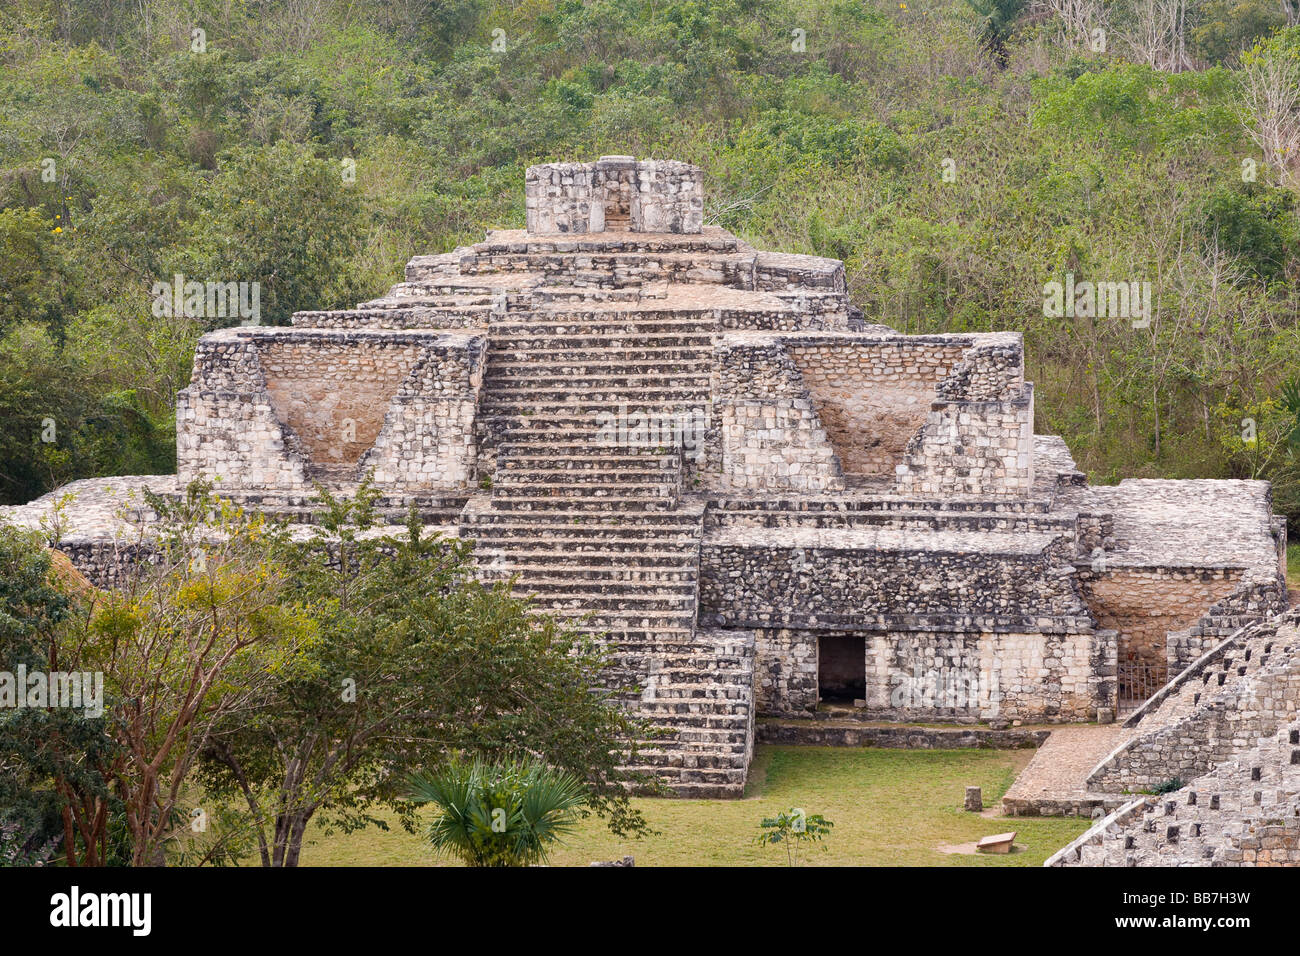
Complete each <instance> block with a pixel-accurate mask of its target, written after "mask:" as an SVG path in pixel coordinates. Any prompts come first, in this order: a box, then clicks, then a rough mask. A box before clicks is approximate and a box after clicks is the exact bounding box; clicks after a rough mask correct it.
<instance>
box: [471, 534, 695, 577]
mask: <svg viewBox="0 0 1300 956" xmlns="http://www.w3.org/2000/svg"><path fill="white" fill-rule="evenodd" d="M655 543H657V542H655ZM631 544H632V542H629V548H627V549H625V550H621V551H620V550H617V549H612V548H608V547H605V546H604V545H603V543H602V545H601V546H600V547H592V548H588V549H586V550H580V549H576V548H571V547H569V545H568V543H567V542H552V541H549V540H548V541H542V542H538V541H532V542H528V541H525V542H521V543H520V545H519V546H518V547H513V546H512V544H511V543H510V542H506V543H504V544H501V543H495V542H494V543H492V544H490V545H485V544H482V543H480V544H479V545H478V546H477V547H476V548H475V553H480V552H482V553H490V554H492V555H493V556H501V557H503V558H504V559H506V560H508V561H510V562H511V564H513V565H519V564H525V565H526V564H527V563H528V562H531V561H536V562H543V561H545V562H548V564H549V565H550V566H554V565H556V564H557V563H558V562H559V561H560V560H563V562H564V566H565V567H566V568H572V569H573V570H575V571H577V570H579V569H581V568H600V569H603V570H606V571H608V572H611V573H613V572H615V571H625V570H648V569H650V568H666V569H670V570H678V569H681V568H683V567H686V566H688V565H690V566H694V564H695V561H696V559H697V557H698V554H697V545H696V544H695V543H691V542H684V544H685V545H686V546H684V547H682V548H681V549H679V550H676V551H668V550H660V549H655V550H653V551H648V550H646V542H645V541H640V542H637V543H636V546H635V548H632V547H630V545H631ZM546 545H552V546H553V547H551V548H547V547H546ZM611 565H613V567H611Z"/></svg>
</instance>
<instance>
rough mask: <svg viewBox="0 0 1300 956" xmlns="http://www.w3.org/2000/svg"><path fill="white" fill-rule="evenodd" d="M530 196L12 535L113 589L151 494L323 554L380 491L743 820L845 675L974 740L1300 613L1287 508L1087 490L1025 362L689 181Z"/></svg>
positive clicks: (256, 358)
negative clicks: (547, 634) (762, 773)
mask: <svg viewBox="0 0 1300 956" xmlns="http://www.w3.org/2000/svg"><path fill="white" fill-rule="evenodd" d="M525 195H526V206H527V229H526V230H498V231H493V232H491V233H489V235H488V236H487V238H486V239H485V241H483V242H481V243H478V244H476V245H473V246H465V247H462V248H458V249H455V250H453V251H451V252H449V253H441V254H437V255H424V256H416V257H414V258H413V259H411V261H410V262H409V263H408V265H407V267H406V270H405V275H404V281H402V282H399V283H398V284H396V285H395V286H393V287H392V289H390V290H389V291H388V293H386V294H385V295H384V296H382V297H380V298H378V299H375V300H373V301H370V302H366V303H361V304H360V305H359V306H358V308H356V309H352V310H335V311H328V312H302V313H298V314H297V315H296V316H294V324H293V327H291V328H258V327H249V328H234V329H226V330H222V331H218V332H214V333H211V334H209V335H206V336H204V337H203V339H202V340H201V342H200V344H199V348H198V350H197V353H196V355H195V362H194V375H193V379H192V381H191V383H190V385H189V387H188V388H186V389H185V390H184V391H183V392H181V393H180V395H179V397H178V402H177V459H178V471H179V474H178V475H177V476H156V477H152V476H151V477H138V476H137V477H134V478H122V479H111V480H110V479H105V480H102V481H99V480H97V481H94V482H83V483H76V484H74V485H73V486H70V487H69V488H68V489H60V492H56V493H55V494H52V495H48V496H46V497H45V498H43V499H41V500H39V501H37V502H33V503H32V504H30V505H26V506H22V507H18V508H8V509H0V517H3V518H7V519H8V520H12V521H16V522H19V523H22V524H26V525H29V526H32V527H38V526H41V524H42V522H44V523H45V524H46V525H47V526H49V527H50V531H49V534H50V539H51V543H52V544H57V545H58V546H59V547H60V548H62V549H63V550H65V551H67V552H68V554H69V555H70V556H71V557H72V559H73V561H74V563H76V564H77V566H78V567H79V568H81V569H82V570H83V571H84V572H85V573H86V574H87V576H88V577H90V578H91V579H92V580H94V581H95V582H96V583H100V584H104V585H112V584H113V583H114V582H115V581H116V580H117V579H118V577H119V576H120V572H121V569H122V568H124V567H126V566H127V565H128V564H129V563H130V562H131V561H133V560H140V559H143V558H146V557H147V555H144V554H141V553H139V552H138V550H133V545H132V544H131V541H132V540H133V539H132V537H131V522H132V521H133V520H134V521H143V522H147V521H148V520H149V515H148V514H147V513H146V509H142V508H141V507H140V502H139V501H135V502H127V503H126V507H125V509H123V510H122V513H120V514H119V513H118V512H119V506H120V505H121V503H122V502H123V501H124V499H125V498H127V497H129V496H130V493H131V492H132V491H133V490H135V491H138V490H139V488H140V487H141V486H142V485H143V486H148V487H150V488H151V489H152V490H155V491H157V492H159V493H162V494H179V493H180V491H181V488H182V487H183V485H184V483H185V482H187V481H189V480H190V479H193V478H198V477H202V478H208V479H213V480H218V479H219V484H218V487H219V488H220V489H221V492H222V493H223V494H225V495H228V496H230V497H231V498H233V499H235V500H236V501H238V502H240V503H242V504H245V505H247V506H248V507H251V508H257V509H259V510H263V511H267V512H269V513H272V514H275V515H278V516H281V517H285V518H288V519H289V520H290V521H292V522H294V523H295V527H299V528H301V527H305V522H306V521H307V520H309V513H310V509H311V503H310V496H311V489H312V486H313V484H314V483H315V482H320V483H322V484H324V485H325V486H327V487H329V488H332V489H335V490H336V491H339V492H342V493H346V492H347V491H348V490H350V489H352V488H355V486H356V484H357V482H359V481H360V480H361V479H362V477H363V476H365V475H366V474H368V473H370V474H373V479H374V482H375V484H376V486H377V488H378V490H379V491H380V493H381V494H382V496H383V497H382V499H381V501H380V502H379V508H380V510H381V513H382V514H383V515H384V518H385V521H388V522H390V523H391V524H394V525H396V524H398V523H400V522H401V520H402V518H403V516H404V515H405V513H406V510H407V509H408V508H409V507H411V506H414V507H415V508H416V509H417V511H418V512H419V513H420V515H421V516H422V519H423V520H424V521H425V522H426V524H427V525H428V526H430V527H434V528H440V529H445V530H447V531H448V532H449V533H454V534H459V535H461V536H463V537H466V538H472V539H474V540H475V542H476V560H477V563H478V567H479V569H480V573H481V574H482V576H483V577H484V579H485V580H493V581H495V580H504V579H509V578H511V577H513V578H515V580H516V586H517V587H518V589H519V590H520V591H521V592H523V593H527V594H532V595H533V596H534V600H535V604H536V606H537V607H538V608H539V609H541V610H544V611H548V612H552V613H555V614H557V615H560V616H562V617H564V618H566V619H569V620H571V621H573V623H574V624H575V626H580V627H583V628H585V629H587V630H589V631H591V632H592V633H594V634H596V635H599V636H600V639H601V640H603V641H605V642H607V643H608V644H609V645H610V646H611V647H612V648H613V649H614V651H615V657H616V667H615V669H614V672H613V674H612V679H614V680H617V681H619V682H620V684H621V685H623V686H625V687H634V688H635V689H634V690H630V691H628V693H627V695H626V696H627V703H628V706H630V707H634V708H636V709H637V710H638V711H639V712H640V713H642V714H643V715H645V716H646V717H647V718H649V720H650V721H651V723H652V725H653V726H655V727H657V728H659V729H660V730H662V731H664V732H665V734H666V735H665V736H662V737H657V738H655V739H653V740H649V741H646V742H645V743H644V746H642V747H640V748H639V751H638V756H637V759H636V761H635V765H636V766H638V767H640V768H641V769H644V770H646V771H647V772H650V773H653V774H657V775H659V776H660V777H662V778H663V779H664V780H666V781H667V782H668V783H669V784H670V785H671V786H672V787H673V788H674V789H676V790H677V792H679V793H682V794H691V795H700V796H716V795H733V796H734V795H739V794H740V793H741V792H742V790H743V787H744V782H745V776H746V773H747V768H748V764H749V759H750V754H751V753H752V749H753V742H754V735H755V718H756V715H758V714H760V713H761V714H764V715H773V716H781V717H785V718H799V717H806V716H809V715H811V714H813V713H814V712H816V711H817V709H818V707H819V705H820V704H821V703H822V698H823V697H825V696H827V692H828V689H829V688H830V684H831V681H830V679H829V678H830V676H831V675H832V674H834V675H835V689H836V691H837V692H839V693H843V694H847V695H848V697H849V700H850V701H852V702H858V703H859V707H858V708H857V710H858V711H860V712H861V714H862V716H863V718H864V719H866V720H874V721H895V722H906V721H927V722H934V721H948V722H953V723H955V724H962V725H965V726H967V727H969V728H970V731H969V734H967V735H966V739H969V740H970V741H978V740H979V739H981V738H980V737H979V734H980V733H1003V732H1009V733H1012V734H1015V733H1016V731H1015V730H1014V729H1012V730H1010V731H1006V730H1005V729H1006V728H1010V727H1012V725H1014V724H1016V723H1022V724H1023V723H1029V722H1035V723H1037V722H1045V723H1063V722H1070V721H1081V720H1090V719H1101V718H1103V717H1105V716H1106V715H1112V714H1115V713H1116V712H1117V711H1119V712H1120V713H1121V716H1123V713H1122V709H1123V707H1124V706H1126V705H1127V704H1129V703H1132V701H1130V700H1128V699H1127V698H1124V697H1123V695H1122V694H1121V691H1122V690H1125V691H1131V690H1132V687H1133V686H1134V682H1133V679H1132V677H1131V674H1132V668H1133V667H1135V666H1137V665H1141V666H1142V667H1145V668H1147V670H1148V671H1151V672H1155V673H1158V674H1160V675H1161V679H1163V675H1164V674H1165V673H1166V672H1168V673H1177V671H1179V670H1180V669H1182V668H1183V667H1185V666H1186V665H1187V664H1189V663H1191V662H1192V661H1194V660H1196V659H1197V658H1198V657H1199V656H1200V655H1201V654H1203V653H1204V652H1205V651H1207V650H1209V649H1211V648H1213V647H1215V646H1216V645H1219V644H1220V643H1221V642H1222V641H1223V640H1224V639H1225V638H1227V637H1228V635H1230V634H1231V633H1233V632H1234V631H1235V630H1236V629H1238V628H1239V627H1241V626H1242V625H1244V624H1248V623H1251V622H1253V621H1257V620H1259V619H1260V618H1262V617H1264V616H1266V615H1267V614H1269V613H1272V612H1274V611H1276V610H1279V609H1280V608H1281V607H1283V606H1284V605H1285V589H1284V583H1283V582H1284V576H1283V574H1282V571H1281V568H1280V565H1279V559H1280V558H1279V556H1280V555H1282V554H1283V553H1284V548H1285V531H1284V528H1283V526H1282V525H1281V524H1280V523H1279V522H1278V521H1277V520H1276V519H1275V518H1274V516H1273V515H1272V508H1271V500H1270V498H1269V490H1268V486H1267V485H1266V484H1264V483H1262V482H1231V481H1216V482H1200V481H1198V482H1160V481H1125V482H1122V483H1121V484H1120V485H1118V486H1115V487H1110V488H1093V487H1090V486H1088V484H1087V482H1086V480H1085V478H1084V476H1083V474H1082V473H1081V472H1080V471H1079V469H1078V468H1077V467H1076V465H1075V463H1074V461H1073V460H1072V459H1071V457H1070V453H1069V449H1068V448H1066V447H1065V444H1064V442H1063V441H1061V440H1060V439H1059V438H1056V437H1054V436H1038V435H1035V434H1034V433H1033V414H1034V392H1033V387H1032V385H1031V384H1030V383H1028V382H1026V381H1025V380H1024V349H1023V341H1022V338H1021V336H1020V335H1019V334H1016V333H981V334H973V333H972V334H953V335H919V336H908V335H901V334H899V333H897V332H895V331H893V330H892V329H889V328H886V327H883V326H879V325H872V324H868V323H867V322H866V321H865V319H864V317H863V315H862V314H861V312H859V311H858V310H857V309H856V308H854V307H853V305H852V304H851V303H850V301H849V299H848V294H847V284H846V281H845V275H844V266H843V263H841V262H838V261H836V260H832V259H825V258H820V257H816V256H804V255H793V254H786V253H773V252H763V251H759V250H755V249H753V248H752V247H750V246H749V245H747V244H746V243H744V242H743V241H741V240H740V239H738V238H737V237H735V236H733V235H730V234H729V233H727V232H725V231H723V230H721V229H718V228H716V227H713V226H705V225H704V224H703V209H704V202H703V195H704V194H703V180H702V177H701V175H700V171H699V170H698V169H696V168H695V167H693V166H688V165H686V164H683V163H675V162H670V161H663V160H644V161H637V160H635V159H633V158H631V157H604V158H602V159H601V160H599V161H597V162H595V163H558V164H551V165H545V166H536V167H532V168H530V169H529V170H528V172H527V176H526V182H525ZM105 485H112V486H113V487H114V488H116V489H117V491H116V492H115V493H114V494H113V495H109V494H107V493H105V492H104V490H103V489H104V487H105ZM64 491H70V492H73V493H75V494H76V496H77V499H76V500H75V501H74V502H73V503H72V504H71V505H70V506H68V507H67V508H66V509H64V513H63V514H62V516H61V517H60V518H59V519H58V520H57V521H54V522H53V523H51V519H52V517H53V515H54V512H55V504H56V502H57V501H58V500H59V498H60V496H61V494H62V493H63V492H64ZM1153 612H1155V613H1153ZM1266 680H1267V681H1275V682H1276V681H1277V680H1280V678H1277V677H1276V676H1274V675H1273V674H1272V672H1271V671H1270V672H1269V673H1268V675H1264V674H1263V672H1261V674H1260V676H1259V678H1258V681H1257V683H1256V685H1252V686H1255V687H1256V690H1255V691H1254V693H1256V694H1257V695H1262V698H1267V699H1269V700H1271V699H1272V698H1271V697H1270V696H1269V695H1270V694H1272V693H1273V689H1274V685H1273V684H1267V683H1266ZM1260 682H1265V683H1260ZM1278 686H1280V685H1278ZM1288 693H1289V691H1288ZM1130 696H1131V694H1130ZM1263 709H1267V710H1268V712H1269V713H1270V714H1272V715H1273V716H1272V717H1270V718H1269V719H1279V720H1280V719H1283V717H1285V716H1286V715H1285V714H1284V713H1282V710H1284V708H1279V707H1277V706H1273V705H1270V706H1269V707H1268V708H1263ZM1261 712H1262V711H1261ZM979 724H988V725H989V726H990V727H996V728H999V729H998V730H996V731H990V730H987V729H986V728H981V727H977V726H976V725H979ZM770 732H772V733H776V732H777V731H775V730H773V731H770ZM781 732H786V731H781ZM817 732H821V731H817ZM824 732H825V733H826V734H827V735H829V736H831V737H838V738H839V742H844V743H853V742H854V741H858V742H871V741H870V739H869V738H868V737H867V736H864V735H865V734H866V733H867V732H866V730H865V729H862V728H849V729H843V728H829V729H825V731H824ZM960 732H961V733H965V731H960ZM873 733H875V738H874V739H875V740H879V741H885V740H888V739H904V740H906V739H911V738H912V737H916V738H917V739H921V737H920V736H918V735H917V734H910V735H909V732H908V731H906V730H900V734H901V735H902V736H901V737H897V738H891V737H890V735H889V734H887V733H884V732H883V731H873ZM828 739H829V738H828ZM934 739H935V740H938V739H939V738H938V737H937V736H936V737H934ZM1248 744H1249V745H1250V746H1253V745H1254V741H1249V742H1248ZM1235 746H1236V745H1235V744H1234V748H1235ZM1166 749H1167V748H1166ZM1233 752H1235V749H1234V751H1233ZM1225 753H1226V751H1225Z"/></svg>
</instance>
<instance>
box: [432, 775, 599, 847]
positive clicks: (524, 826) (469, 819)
mask: <svg viewBox="0 0 1300 956" xmlns="http://www.w3.org/2000/svg"><path fill="white" fill-rule="evenodd" d="M410 796H411V799H412V800H413V801H414V802H416V803H432V804H434V805H435V806H436V807H437V811H438V812H437V816H436V817H434V819H433V822H431V823H430V824H429V826H428V829H427V830H426V835H427V837H428V840H429V845H430V846H432V847H433V850H434V852H435V853H443V854H448V855H450V856H454V857H456V858H458V859H460V860H462V861H464V862H465V863H466V864H468V865H469V866H533V865H536V864H539V863H545V862H546V858H547V854H548V851H549V850H550V848H551V846H552V845H553V844H555V843H558V842H561V839H562V837H564V836H565V835H566V834H568V833H571V832H572V830H573V827H574V824H575V823H576V822H577V821H578V818H579V812H578V811H579V809H580V808H581V807H582V806H583V805H584V803H585V802H586V794H585V790H584V788H583V785H582V782H581V781H580V780H579V779H578V778H577V777H575V776H573V775H572V774H569V773H565V772H563V771H558V770H555V769H554V768H551V767H547V766H546V765H545V764H543V763H541V762H539V761H536V760H531V759H529V760H523V761H519V762H517V763H512V762H496V763H485V762H484V761H482V760H481V759H477V758H476V759H474V760H473V761H465V760H463V759H460V758H455V759H453V760H451V761H449V762H448V763H447V764H446V765H445V766H444V767H442V768H441V769H440V770H438V771H436V772H435V773H432V774H429V775H425V776H419V775H417V776H414V777H412V778H411V781H410Z"/></svg>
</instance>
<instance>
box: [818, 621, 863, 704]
mask: <svg viewBox="0 0 1300 956" xmlns="http://www.w3.org/2000/svg"><path fill="white" fill-rule="evenodd" d="M817 681H818V693H819V695H820V697H821V700H822V702H823V703H835V704H841V703H848V704H852V703H853V702H854V701H855V700H862V699H863V698H864V697H866V696H867V639H866V638H865V637H855V636H853V635H849V634H823V635H822V636H821V637H819V638H818V639H817Z"/></svg>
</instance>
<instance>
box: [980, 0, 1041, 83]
mask: <svg viewBox="0 0 1300 956" xmlns="http://www.w3.org/2000/svg"><path fill="white" fill-rule="evenodd" d="M966 3H967V5H968V6H969V7H970V8H971V9H972V10H974V11H975V13H976V15H977V16H978V17H979V37H980V44H981V45H982V46H983V47H984V50H985V52H986V53H987V54H988V57H989V59H990V60H992V62H993V64H994V65H995V66H997V67H998V69H1006V66H1007V63H1008V62H1009V60H1010V58H1011V53H1010V50H1009V49H1008V48H1007V44H1008V43H1009V42H1010V40H1011V34H1012V32H1013V31H1014V30H1015V27H1016V22H1017V21H1018V20H1019V19H1020V17H1021V15H1022V14H1024V12H1025V7H1026V0H966Z"/></svg>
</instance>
